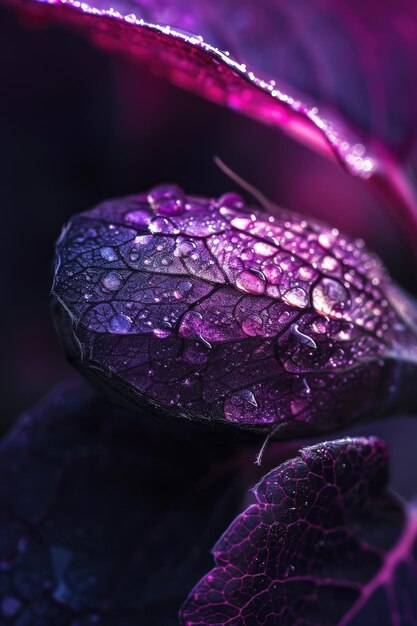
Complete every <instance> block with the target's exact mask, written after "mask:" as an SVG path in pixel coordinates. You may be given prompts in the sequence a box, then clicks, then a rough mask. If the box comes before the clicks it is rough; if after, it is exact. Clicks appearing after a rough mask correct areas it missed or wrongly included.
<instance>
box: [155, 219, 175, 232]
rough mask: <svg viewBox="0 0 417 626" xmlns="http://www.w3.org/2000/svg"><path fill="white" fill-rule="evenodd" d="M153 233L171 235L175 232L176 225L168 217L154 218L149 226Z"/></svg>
mask: <svg viewBox="0 0 417 626" xmlns="http://www.w3.org/2000/svg"><path fill="white" fill-rule="evenodd" d="M148 228H149V230H150V231H151V233H154V234H160V233H163V234H165V235H169V234H171V233H173V232H174V230H175V228H174V224H173V223H172V222H171V221H170V220H168V219H167V218H166V217H154V218H153V219H152V220H151V223H150V224H149V226H148Z"/></svg>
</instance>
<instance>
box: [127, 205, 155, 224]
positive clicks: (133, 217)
mask: <svg viewBox="0 0 417 626" xmlns="http://www.w3.org/2000/svg"><path fill="white" fill-rule="evenodd" d="M151 217H152V216H151V214H150V212H149V211H146V209H138V210H137V211H129V213H126V215H125V222H128V223H130V224H133V225H134V226H136V227H138V228H140V227H142V228H145V227H146V226H148V224H149V222H150V220H151Z"/></svg>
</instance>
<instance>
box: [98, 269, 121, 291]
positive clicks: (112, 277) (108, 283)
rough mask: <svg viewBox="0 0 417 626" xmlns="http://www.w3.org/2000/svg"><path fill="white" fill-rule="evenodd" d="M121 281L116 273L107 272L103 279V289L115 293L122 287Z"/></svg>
mask: <svg viewBox="0 0 417 626" xmlns="http://www.w3.org/2000/svg"><path fill="white" fill-rule="evenodd" d="M122 283H123V279H122V277H121V276H120V274H118V273H117V272H108V273H107V274H106V275H105V276H104V278H103V283H102V284H103V287H105V289H107V290H108V291H117V290H118V289H120V287H121V286H122Z"/></svg>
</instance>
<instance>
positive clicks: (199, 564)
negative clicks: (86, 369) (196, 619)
mask: <svg viewBox="0 0 417 626" xmlns="http://www.w3.org/2000/svg"><path fill="white" fill-rule="evenodd" d="M173 426H174V427H170V426H169V424H166V423H161V422H159V421H157V420H154V419H150V418H149V417H148V416H146V415H145V414H142V416H141V419H140V420H138V419H137V416H134V417H133V418H132V415H131V414H129V413H127V412H124V411H117V410H115V409H114V408H113V409H111V408H109V405H108V404H106V403H102V402H100V401H99V400H97V399H96V398H95V397H94V396H93V393H92V392H91V390H90V388H87V386H86V385H85V386H84V385H81V384H80V383H79V382H77V383H66V384H65V385H62V386H61V388H60V389H58V390H57V391H56V392H55V393H54V394H51V396H50V397H49V398H47V400H46V401H44V402H43V403H42V404H41V405H39V406H38V407H37V408H35V409H34V410H33V411H31V412H30V414H29V415H27V416H25V417H24V418H23V419H22V420H20V422H19V423H18V424H17V426H15V427H14V429H13V430H12V431H11V433H10V434H9V435H8V437H7V438H6V439H4V440H3V441H2V443H1V445H0V471H1V475H2V476H3V477H4V479H3V480H2V481H1V484H0V623H1V624H2V625H3V624H6V623H7V624H13V625H14V626H116V624H117V626H138V625H139V624H146V625H150V626H175V624H178V609H179V607H180V606H181V604H182V603H183V601H184V599H185V597H186V595H187V593H188V591H189V590H190V588H191V587H192V586H193V585H194V584H195V582H196V580H198V579H199V577H201V576H202V575H203V574H204V572H205V571H207V569H208V568H209V567H210V554H209V548H210V546H211V545H212V543H213V542H214V540H215V539H216V537H217V536H218V535H219V534H220V533H221V532H222V531H223V530H224V528H225V527H226V526H227V524H229V523H230V521H231V520H232V519H233V517H234V516H235V515H236V514H237V512H238V511H239V507H240V499H241V492H242V485H244V484H245V482H246V481H244V478H243V477H244V475H245V473H246V472H247V469H245V468H247V466H248V463H247V459H245V455H244V454H242V452H243V451H242V450H241V451H240V452H238V451H237V448H236V446H235V445H234V444H233V443H232V442H231V441H230V439H228V438H227V437H224V433H223V434H222V436H221V437H219V436H217V435H215V434H213V433H207V432H204V433H200V432H195V430H194V429H193V428H192V426H190V425H184V428H183V427H182V426H183V425H182V424H178V422H175V424H174V425H173ZM186 426H187V427H186ZM251 456H252V455H251ZM245 461H246V462H245ZM252 467H253V465H252ZM237 468H240V469H239V472H236V469H237ZM237 476H239V478H237ZM5 477H7V479H6V478H5Z"/></svg>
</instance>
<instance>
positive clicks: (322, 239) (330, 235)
mask: <svg viewBox="0 0 417 626" xmlns="http://www.w3.org/2000/svg"><path fill="white" fill-rule="evenodd" d="M338 234H339V233H338V231H337V230H336V229H335V228H334V229H333V230H331V231H330V230H326V231H324V232H322V233H320V235H319V239H318V241H319V244H320V245H321V246H322V247H323V248H326V249H327V250H328V249H330V248H331V247H332V245H333V244H334V242H335V240H336V237H337V236H338Z"/></svg>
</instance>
